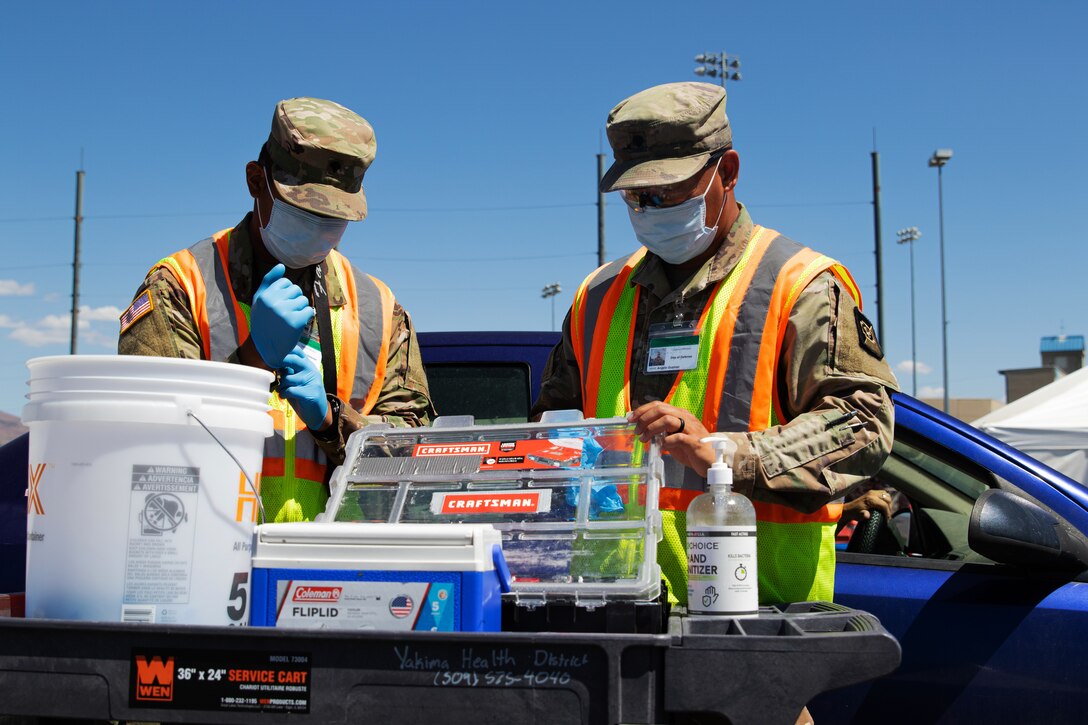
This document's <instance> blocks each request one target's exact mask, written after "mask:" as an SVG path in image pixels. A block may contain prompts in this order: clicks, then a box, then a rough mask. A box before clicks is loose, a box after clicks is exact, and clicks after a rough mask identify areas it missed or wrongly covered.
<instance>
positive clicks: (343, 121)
mask: <svg viewBox="0 0 1088 725" xmlns="http://www.w3.org/2000/svg"><path fill="white" fill-rule="evenodd" d="M265 148H266V149H267V151H268V157H269V159H270V160H271V162H272V179H273V181H274V183H275V185H276V190H277V191H278V192H279V193H280V195H281V196H282V197H283V198H284V200H286V201H288V202H290V203H291V204H293V205H294V206H297V207H299V208H300V209H305V210H307V211H312V212H316V213H318V214H324V215H325V216H330V217H335V218H337V219H347V220H348V221H359V220H360V219H363V218H365V217H366V194H365V193H364V192H363V174H365V173H366V170H367V167H369V166H370V163H371V162H372V161H373V160H374V154H375V152H376V151H377V142H376V141H375V140H374V129H373V128H371V126H370V124H369V123H367V122H366V119H364V118H363V117H362V116H360V115H359V114H357V113H355V112H354V111H351V110H349V109H347V108H344V107H343V106H341V105H340V104H339V103H333V102H332V101H323V100H321V99H320V98H291V99H288V100H286V101H280V102H279V103H277V104H276V112H275V113H274V114H273V115H272V132H271V133H270V134H269V136H268V143H267V144H265Z"/></svg>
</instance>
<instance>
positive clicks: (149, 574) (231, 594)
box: [23, 355, 272, 625]
mask: <svg viewBox="0 0 1088 725" xmlns="http://www.w3.org/2000/svg"><path fill="white" fill-rule="evenodd" d="M27 367H28V368H30V392H29V393H28V394H27V399H28V401H29V402H28V403H27V404H26V406H25V407H24V408H23V423H25V424H26V425H27V426H28V427H29V428H30V456H29V464H30V465H29V471H28V481H27V551H26V616H28V617H39V618H49V619H78V620H97V621H112V622H118V621H138V622H158V623H181V624H212V625H231V624H238V625H240V624H248V623H249V599H250V596H249V576H250V557H251V547H252V540H253V528H254V526H255V524H256V523H257V517H258V513H257V512H258V506H257V498H256V496H255V495H254V493H253V490H252V489H251V488H250V484H249V483H248V482H247V481H246V478H245V476H243V474H242V470H244V471H245V473H246V474H247V475H248V476H249V479H250V480H251V481H252V482H253V483H254V484H255V485H257V486H259V485H260V483H259V481H260V478H259V474H260V471H261V462H262V458H263V447H264V439H265V438H266V437H267V436H269V435H271V433H272V418H271V416H270V415H269V414H268V397H269V384H270V383H271V382H272V375H271V373H268V372H266V371H264V370H258V369H256V368H251V367H246V366H244V365H230V364H226V363H215V362H206V361H202V360H179V359H173V358H157V357H136V356H117V355H76V356H56V357H40V358H35V359H33V360H30V361H29V362H27ZM198 420H199V421H200V422H198ZM201 422H203V424H204V425H205V426H207V428H208V429H209V430H210V431H211V432H210V433H209V430H205V428H204V427H203V426H202V425H201ZM212 434H214V438H213V435H212ZM216 438H218V441H219V442H217V441H216V440H215V439H216ZM224 449H226V450H224ZM227 451H230V454H233V456H234V458H236V459H237V463H236V462H235V461H234V460H233V459H232V458H231V455H230V454H228V453H227ZM239 465H240V466H241V469H240V468H239Z"/></svg>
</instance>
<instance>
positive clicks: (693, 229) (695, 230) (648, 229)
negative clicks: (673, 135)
mask: <svg viewBox="0 0 1088 725" xmlns="http://www.w3.org/2000/svg"><path fill="white" fill-rule="evenodd" d="M718 163H719V164H720V163H721V159H719V160H718ZM714 173H715V174H717V173H718V167H717V166H715V167H714ZM711 183H713V182H711ZM707 191H710V186H709V185H707V188H706V191H704V192H703V193H702V194H700V195H699V196H697V197H695V198H693V199H688V200H687V201H685V202H683V203H681V204H677V205H676V206H666V207H654V206H646V207H639V208H637V209H635V208H633V207H631V206H630V205H629V206H628V207H627V214H628V216H630V217H631V227H632V228H633V229H634V231H635V237H636V238H637V239H638V241H639V242H641V243H642V244H643V245H644V246H645V247H646V248H647V249H648V250H650V251H651V252H653V253H654V254H656V255H657V256H659V257H661V259H663V260H665V261H666V262H668V263H669V264H681V263H683V262H687V261H688V260H689V259H694V258H695V257H698V256H699V255H700V254H702V253H703V252H705V251H706V250H707V249H708V248H709V247H710V244H711V242H713V241H714V238H715V237H716V236H717V235H718V221H720V220H721V218H722V212H724V211H725V200H724V199H723V200H722V208H721V210H720V211H719V212H718V219H717V220H715V222H714V226H713V227H707V226H705V223H706V194H707Z"/></svg>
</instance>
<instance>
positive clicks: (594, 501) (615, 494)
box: [567, 438, 623, 518]
mask: <svg viewBox="0 0 1088 725" xmlns="http://www.w3.org/2000/svg"><path fill="white" fill-rule="evenodd" d="M603 452H604V448H602V447H601V445H600V444H599V443H597V439H596V438H585V439H583V440H582V464H581V467H582V468H593V467H595V466H596V465H597V459H598V458H599V457H600V455H601V453H603ZM567 503H568V504H569V505H571V506H577V505H578V487H577V486H569V487H567ZM617 511H623V499H622V498H620V494H619V491H617V490H616V486H615V485H614V484H611V483H602V484H596V485H594V486H591V487H590V491H589V516H590V518H595V517H597V516H598V515H600V514H609V513H616V512H617Z"/></svg>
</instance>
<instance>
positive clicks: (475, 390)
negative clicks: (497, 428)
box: [425, 362, 531, 425]
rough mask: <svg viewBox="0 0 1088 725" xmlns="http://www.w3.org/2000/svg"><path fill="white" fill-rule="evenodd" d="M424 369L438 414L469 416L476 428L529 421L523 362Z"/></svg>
mask: <svg viewBox="0 0 1088 725" xmlns="http://www.w3.org/2000/svg"><path fill="white" fill-rule="evenodd" d="M425 367H426V370H427V382H428V385H429V386H430V391H431V400H432V402H433V403H434V407H435V410H436V411H437V413H438V415H471V416H473V417H474V418H475V419H476V424H477V425H494V424H500V423H525V422H526V421H528V420H529V406H530V404H531V401H530V400H529V396H530V387H529V381H530V378H529V366H528V365H526V364H525V363H465V362H456V363H430V364H428V365H426V366H425Z"/></svg>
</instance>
